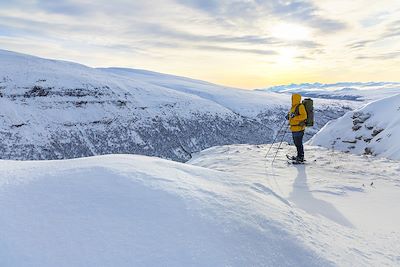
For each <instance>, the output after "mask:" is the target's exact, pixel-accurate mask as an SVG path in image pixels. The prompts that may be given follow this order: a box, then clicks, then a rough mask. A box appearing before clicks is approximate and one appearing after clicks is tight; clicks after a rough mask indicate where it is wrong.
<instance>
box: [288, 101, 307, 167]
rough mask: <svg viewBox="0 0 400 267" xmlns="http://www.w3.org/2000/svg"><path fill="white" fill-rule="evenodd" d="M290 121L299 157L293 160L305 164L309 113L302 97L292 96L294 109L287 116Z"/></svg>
mask: <svg viewBox="0 0 400 267" xmlns="http://www.w3.org/2000/svg"><path fill="white" fill-rule="evenodd" d="M287 118H288V120H289V125H290V130H291V131H292V137H293V142H294V144H295V146H296V149H297V157H295V158H293V160H295V161H297V162H304V148H303V136H304V129H305V128H306V122H305V121H306V120H307V112H306V109H305V107H304V105H303V104H302V103H301V95H299V94H293V95H292V108H291V109H290V111H289V114H288V116H287Z"/></svg>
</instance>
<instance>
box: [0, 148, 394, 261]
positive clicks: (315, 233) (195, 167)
mask: <svg viewBox="0 0 400 267" xmlns="http://www.w3.org/2000/svg"><path fill="white" fill-rule="evenodd" d="M267 149H268V146H249V145H234V146H223V147H215V148H210V149H208V150H205V151H203V152H201V153H199V154H197V155H195V156H194V158H193V159H192V160H191V161H190V162H189V164H182V163H177V162H172V161H167V160H162V159H158V158H149V157H144V156H134V155H108V156H97V157H91V158H83V159H73V160H63V161H25V162H21V161H4V160H3V161H0V169H1V170H2V175H1V178H0V210H1V212H2V216H0V228H1V229H2V235H1V242H0V247H1V249H0V265H1V266H4V267H8V266H43V267H46V266H121V267H122V266H396V265H398V264H400V256H399V251H400V247H399V244H400V231H399V225H400V216H399V214H398V212H397V209H396V206H395V205H394V204H395V203H398V202H399V201H400V198H399V197H400V195H399V194H398V189H399V187H400V183H399V180H398V177H399V175H398V174H399V171H400V170H399V167H398V162H391V161H388V160H379V159H373V158H368V157H360V156H354V155H351V154H342V153H338V152H331V151H329V150H327V149H322V148H316V147H306V155H307V159H308V164H307V165H303V166H297V167H295V166H293V165H292V166H290V165H289V166H288V165H287V163H286V160H285V158H286V157H285V156H284V154H285V153H293V148H292V147H288V146H286V145H284V146H283V149H282V150H281V152H280V153H279V154H278V158H277V160H276V162H275V165H273V166H271V165H270V162H269V160H270V159H269V158H268V161H267V162H265V158H264V156H265V152H266V150H267ZM314 160H316V161H314ZM382 169H385V172H384V173H383V172H382V171H381V170H382ZM359 173H362V174H363V175H361V176H360V175H359ZM371 182H374V185H373V186H370V183H371Z"/></svg>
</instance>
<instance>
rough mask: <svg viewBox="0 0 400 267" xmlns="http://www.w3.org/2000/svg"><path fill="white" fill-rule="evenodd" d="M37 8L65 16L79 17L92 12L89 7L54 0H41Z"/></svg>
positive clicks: (67, 0)
mask: <svg viewBox="0 0 400 267" xmlns="http://www.w3.org/2000/svg"><path fill="white" fill-rule="evenodd" d="M37 7H38V8H39V9H41V10H44V11H46V12H48V13H56V14H63V15H73V16H79V15H84V14H85V13H89V12H90V11H91V9H90V6H89V5H87V4H86V5H85V4H83V5H82V4H81V3H79V2H73V1H69V0H62V1H54V0H39V1H37Z"/></svg>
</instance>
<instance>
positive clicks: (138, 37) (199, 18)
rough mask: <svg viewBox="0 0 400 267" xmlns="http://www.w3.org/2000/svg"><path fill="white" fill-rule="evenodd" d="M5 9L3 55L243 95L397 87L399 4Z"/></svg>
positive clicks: (69, 2)
mask: <svg viewBox="0 0 400 267" xmlns="http://www.w3.org/2000/svg"><path fill="white" fill-rule="evenodd" d="M155 5H156V6H157V7H158V8H157V9H154V6H155ZM0 7H1V9H0V25H1V29H0V47H1V49H5V50H10V51H16V52H20V53H25V54H30V55H35V56H39V57H43V58H52V59H57V60H67V61H72V62H76V63H80V64H84V65H87V66H90V67H121V68H135V69H144V70H149V71H154V72H161V73H168V74H171V75H177V76H184V77H190V78H193V79H198V80H204V81H209V82H212V83H216V84H221V85H226V86H232V87H236V88H243V89H259V88H266V87H270V86H275V85H287V84H300V83H316V82H319V83H337V82H386V81H389V82H399V81H400V78H399V77H400V70H399V68H398V65H399V63H400V49H399V47H400V46H399V45H400V20H399V19H398V18H399V14H400V3H399V2H398V1H394V0H384V1H380V2H379V3H368V1H363V0H358V1H353V2H352V3H346V4H342V3H341V2H340V1H334V0H330V1H325V2H324V3H323V4H322V3H320V2H319V3H317V1H315V0H314V1H287V2H282V1H200V0H168V1H153V2H152V4H148V3H142V2H140V1H132V2H130V3H127V2H125V1H119V3H117V4H115V3H114V4H110V3H108V2H106V1H97V2H96V3H89V2H87V3H82V2H78V1H73V0H63V1H57V2H54V1H48V0H44V1H31V2H25V1H20V0H16V1H8V2H0ZM21 7H23V9H21Z"/></svg>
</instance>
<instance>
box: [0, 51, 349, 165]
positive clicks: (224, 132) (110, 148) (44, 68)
mask: <svg viewBox="0 0 400 267" xmlns="http://www.w3.org/2000/svg"><path fill="white" fill-rule="evenodd" d="M0 62H1V64H0V105H1V111H0V157H1V158H3V159H66V158H75V157H83V156H91V155H100V154H110V153H117V154H121V153H136V154H144V155H156V156H161V157H164V158H169V159H174V160H179V161H185V160H188V159H190V157H191V154H192V153H193V152H196V151H200V150H202V149H205V148H208V147H211V146H215V145H222V144H233V143H252V144H257V143H268V142H270V141H272V139H273V137H274V135H275V132H276V130H277V129H278V128H279V126H280V125H281V123H282V122H283V121H284V114H285V113H286V111H287V109H288V107H289V104H290V97H288V96H286V95H280V94H276V93H265V92H257V91H248V90H240V89H235V88H227V87H222V86H218V85H214V84H211V83H206V82H202V81H198V80H193V79H188V78H183V77H177V76H172V75H165V74H160V73H154V72H149V71H143V70H134V69H120V68H108V69H95V68H90V67H87V66H84V65H80V64H76V63H72V62H65V61H58V60H48V59H43V58H38V57H34V56H29V55H24V54H19V53H14V52H10V51H4V50H0ZM354 106H355V104H354V103H353V102H351V101H347V102H346V101H331V100H329V101H328V100H321V101H318V102H317V103H316V119H317V121H316V122H317V124H316V126H315V128H314V129H310V130H309V131H308V136H307V138H310V137H311V136H312V134H314V133H315V132H316V131H317V130H318V129H319V128H321V127H322V126H323V125H324V124H325V123H326V122H327V121H329V120H331V119H333V118H337V117H339V116H341V115H343V114H344V113H345V112H346V111H348V110H350V109H352V108H354Z"/></svg>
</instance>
